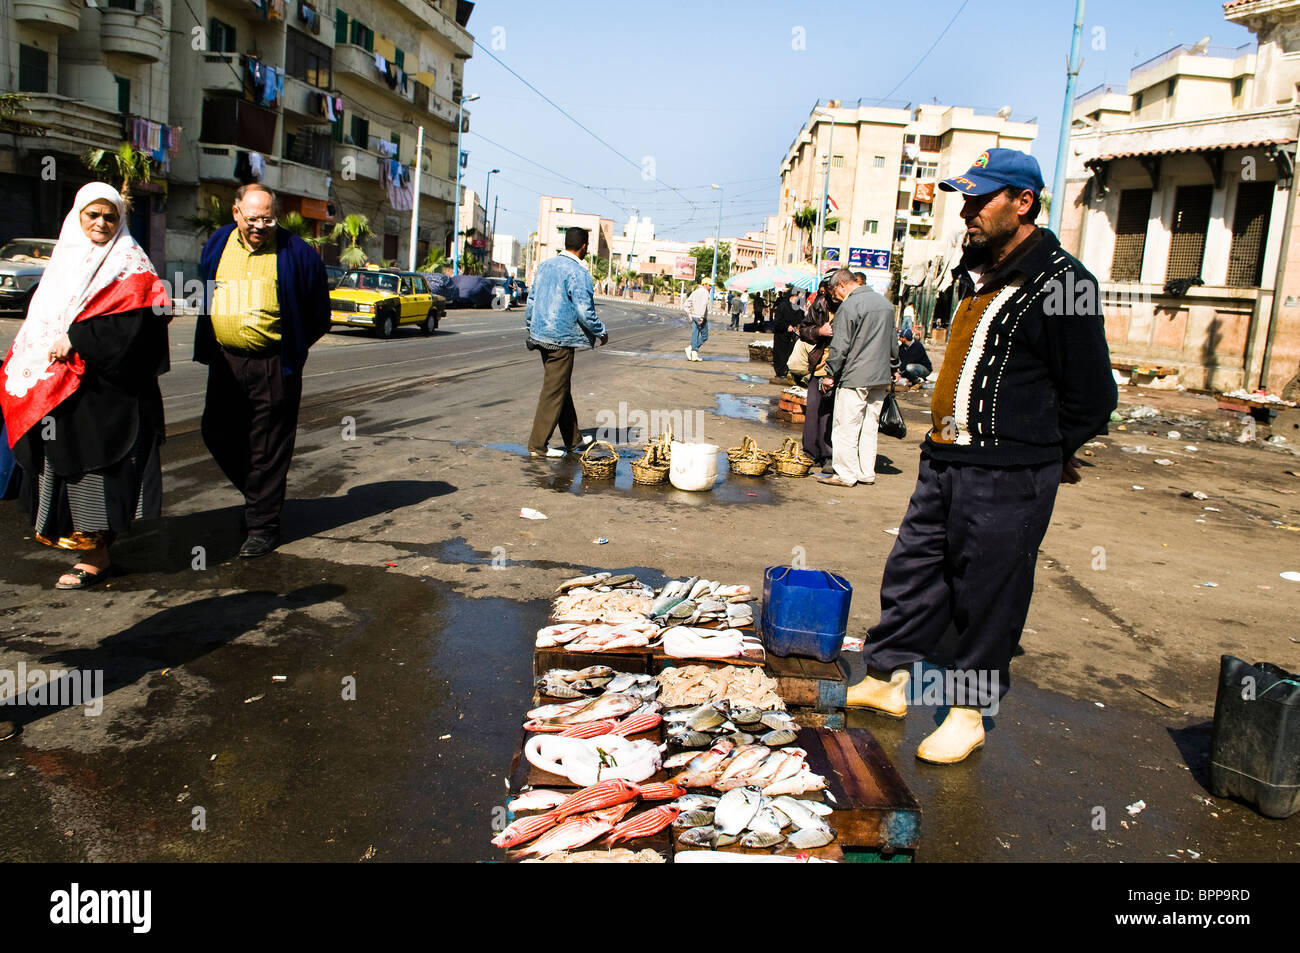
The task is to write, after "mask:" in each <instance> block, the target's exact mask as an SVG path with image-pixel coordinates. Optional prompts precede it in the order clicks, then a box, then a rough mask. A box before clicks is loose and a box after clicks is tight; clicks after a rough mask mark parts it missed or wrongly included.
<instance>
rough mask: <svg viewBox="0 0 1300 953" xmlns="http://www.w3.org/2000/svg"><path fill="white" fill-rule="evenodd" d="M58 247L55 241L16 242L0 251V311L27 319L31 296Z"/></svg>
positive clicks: (25, 240)
mask: <svg viewBox="0 0 1300 953" xmlns="http://www.w3.org/2000/svg"><path fill="white" fill-rule="evenodd" d="M55 244H56V241H55V240H54V239H53V238H15V239H13V240H12V241H9V242H6V243H5V245H4V247H3V248H0V311H19V312H21V313H22V315H23V317H26V316H27V305H28V304H30V303H31V300H32V292H34V291H35V290H36V286H37V285H38V284H40V282H41V275H42V274H44V273H45V266H46V265H47V264H48V263H49V260H50V254H51V253H52V252H53V251H54V246H55Z"/></svg>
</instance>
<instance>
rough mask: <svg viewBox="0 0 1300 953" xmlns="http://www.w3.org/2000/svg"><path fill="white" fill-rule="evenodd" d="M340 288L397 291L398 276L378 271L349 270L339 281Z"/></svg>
mask: <svg viewBox="0 0 1300 953" xmlns="http://www.w3.org/2000/svg"><path fill="white" fill-rule="evenodd" d="M339 287H340V288H360V289H361V290H362V291H387V292H396V291H397V276H396V275H386V274H383V273H382V272H377V271H349V272H348V276H347V277H346V278H344V279H343V280H342V281H340V282H339Z"/></svg>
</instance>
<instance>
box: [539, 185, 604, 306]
mask: <svg viewBox="0 0 1300 953" xmlns="http://www.w3.org/2000/svg"><path fill="white" fill-rule="evenodd" d="M574 227H577V228H585V229H586V230H587V232H588V235H589V238H588V245H589V252H588V254H589V256H590V257H592V258H605V259H608V258H609V254H610V244H611V242H612V240H613V235H614V220H613V219H609V218H601V217H600V216H599V215H595V214H591V213H587V212H575V211H574V210H573V199H571V198H567V197H565V196H560V195H543V196H541V197H540V198H539V199H538V202H537V231H536V232H534V233H533V234H532V235H530V236H529V239H528V262H527V268H528V272H527V274H528V277H527V278H526V279H525V280H526V281H527V282H528V284H530V285H531V284H532V283H533V275H535V274H536V273H537V266H538V265H540V264H541V263H542V262H544V261H546V260H547V259H548V258H554V257H555V256H556V255H558V254H560V252H562V251H564V233H565V232H567V231H568V230H569V229H570V228H574ZM589 260H590V259H589Z"/></svg>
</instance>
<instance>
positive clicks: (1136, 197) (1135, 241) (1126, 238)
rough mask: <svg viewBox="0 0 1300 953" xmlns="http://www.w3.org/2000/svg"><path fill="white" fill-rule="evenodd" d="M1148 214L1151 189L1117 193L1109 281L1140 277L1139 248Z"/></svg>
mask: <svg viewBox="0 0 1300 953" xmlns="http://www.w3.org/2000/svg"><path fill="white" fill-rule="evenodd" d="M1150 217H1151V190H1150V189H1125V190H1124V191H1123V192H1121V193H1120V196H1119V215H1118V217H1117V218H1116V221H1115V253H1114V256H1113V257H1112V258H1111V262H1110V280H1111V281H1140V280H1141V279H1142V250H1143V248H1145V247H1146V243H1147V220H1148V219H1149V218H1150Z"/></svg>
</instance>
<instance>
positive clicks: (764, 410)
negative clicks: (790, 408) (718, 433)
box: [713, 375, 776, 422]
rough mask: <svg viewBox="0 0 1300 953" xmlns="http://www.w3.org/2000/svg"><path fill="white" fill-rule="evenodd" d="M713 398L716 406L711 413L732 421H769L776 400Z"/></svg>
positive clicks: (745, 397) (737, 397) (718, 395)
mask: <svg viewBox="0 0 1300 953" xmlns="http://www.w3.org/2000/svg"><path fill="white" fill-rule="evenodd" d="M742 376H743V375H742ZM714 398H715V399H716V400H717V406H716V407H715V408H714V409H713V412H714V413H715V414H717V415H718V416H719V417H731V418H732V419H734V420H756V421H760V422H762V421H766V420H771V419H772V416H773V415H772V411H773V410H775V409H776V399H775V398H772V397H765V396H758V395H755V396H745V395H741V394H715V395H714Z"/></svg>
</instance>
